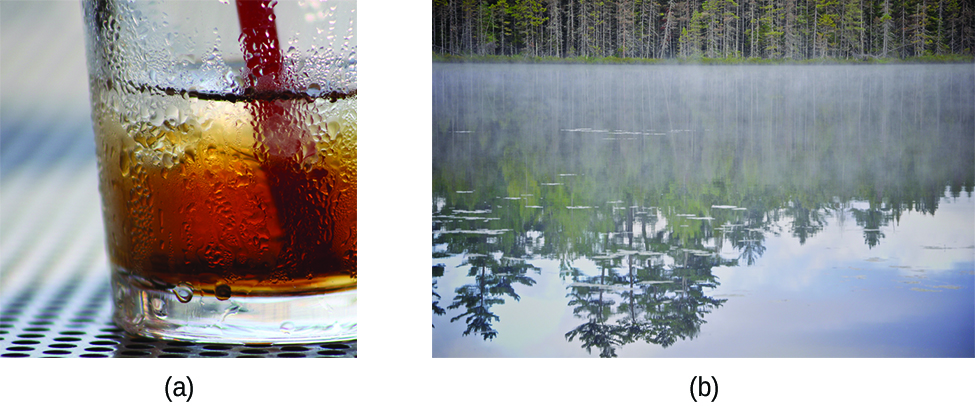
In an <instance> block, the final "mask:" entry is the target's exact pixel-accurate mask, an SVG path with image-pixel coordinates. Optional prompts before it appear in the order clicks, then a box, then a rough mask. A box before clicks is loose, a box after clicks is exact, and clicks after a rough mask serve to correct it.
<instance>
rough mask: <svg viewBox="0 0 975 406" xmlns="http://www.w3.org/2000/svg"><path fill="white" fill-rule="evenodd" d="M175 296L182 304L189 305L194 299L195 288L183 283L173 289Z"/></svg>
mask: <svg viewBox="0 0 975 406" xmlns="http://www.w3.org/2000/svg"><path fill="white" fill-rule="evenodd" d="M173 294H175V295H176V299H177V300H179V302H180V303H189V302H190V300H192V299H193V286H192V285H190V284H188V283H186V282H182V283H180V284H178V285H176V287H175V288H173Z"/></svg>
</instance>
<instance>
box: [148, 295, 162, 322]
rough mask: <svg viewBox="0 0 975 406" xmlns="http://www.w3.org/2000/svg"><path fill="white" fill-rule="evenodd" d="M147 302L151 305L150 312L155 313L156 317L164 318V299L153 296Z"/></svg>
mask: <svg viewBox="0 0 975 406" xmlns="http://www.w3.org/2000/svg"><path fill="white" fill-rule="evenodd" d="M149 304H150V305H151V306H152V312H153V313H154V314H155V315H156V317H158V318H161V319H165V318H166V301H164V300H162V299H160V298H158V297H154V298H152V300H150V301H149Z"/></svg>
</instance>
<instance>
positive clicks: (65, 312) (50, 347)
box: [0, 278, 356, 358]
mask: <svg viewBox="0 0 975 406" xmlns="http://www.w3.org/2000/svg"><path fill="white" fill-rule="evenodd" d="M99 279H100V278H99ZM95 283H96V284H97V286H85V283H84V282H83V280H82V278H72V279H70V280H68V281H67V282H66V283H65V284H64V285H63V286H61V287H60V288H58V289H56V290H53V291H52V292H50V294H44V292H45V289H37V290H35V289H25V290H23V291H21V292H19V293H18V294H15V295H13V296H12V297H10V298H7V297H5V298H4V299H3V306H2V307H0V357H83V358H105V357H119V358H185V357H207V358H244V357H246V358H266V357H283V358H336V357H338V358H355V357H356V341H346V342H338V343H321V344H303V345H225V344H194V343H186V342H177V341H165V340H154V339H150V338H144V337H136V336H132V335H130V334H128V333H126V332H124V331H122V330H121V329H119V328H117V327H116V326H115V325H114V324H113V323H112V322H111V311H112V309H111V303H110V301H109V298H110V297H111V295H110V291H111V290H110V288H109V285H108V283H107V278H106V281H105V283H97V282H95Z"/></svg>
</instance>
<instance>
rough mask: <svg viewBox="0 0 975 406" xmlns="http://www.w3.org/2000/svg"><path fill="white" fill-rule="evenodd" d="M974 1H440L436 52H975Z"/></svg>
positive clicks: (799, 55)
mask: <svg viewBox="0 0 975 406" xmlns="http://www.w3.org/2000/svg"><path fill="white" fill-rule="evenodd" d="M973 49H975V1H972V0H737V1H735V0H434V2H433V52H434V53H435V54H446V55H524V56H531V57H619V58H697V57H708V58H767V59H816V58H837V59H868V58H911V57H924V56H930V55H972V54H973Z"/></svg>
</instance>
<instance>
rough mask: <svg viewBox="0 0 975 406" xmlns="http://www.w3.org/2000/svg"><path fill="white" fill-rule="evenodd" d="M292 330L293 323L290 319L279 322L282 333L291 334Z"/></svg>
mask: <svg viewBox="0 0 975 406" xmlns="http://www.w3.org/2000/svg"><path fill="white" fill-rule="evenodd" d="M293 331H295V324H294V323H292V322H290V321H286V322H284V323H281V332H282V333H285V334H291V333H292V332H293Z"/></svg>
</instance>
